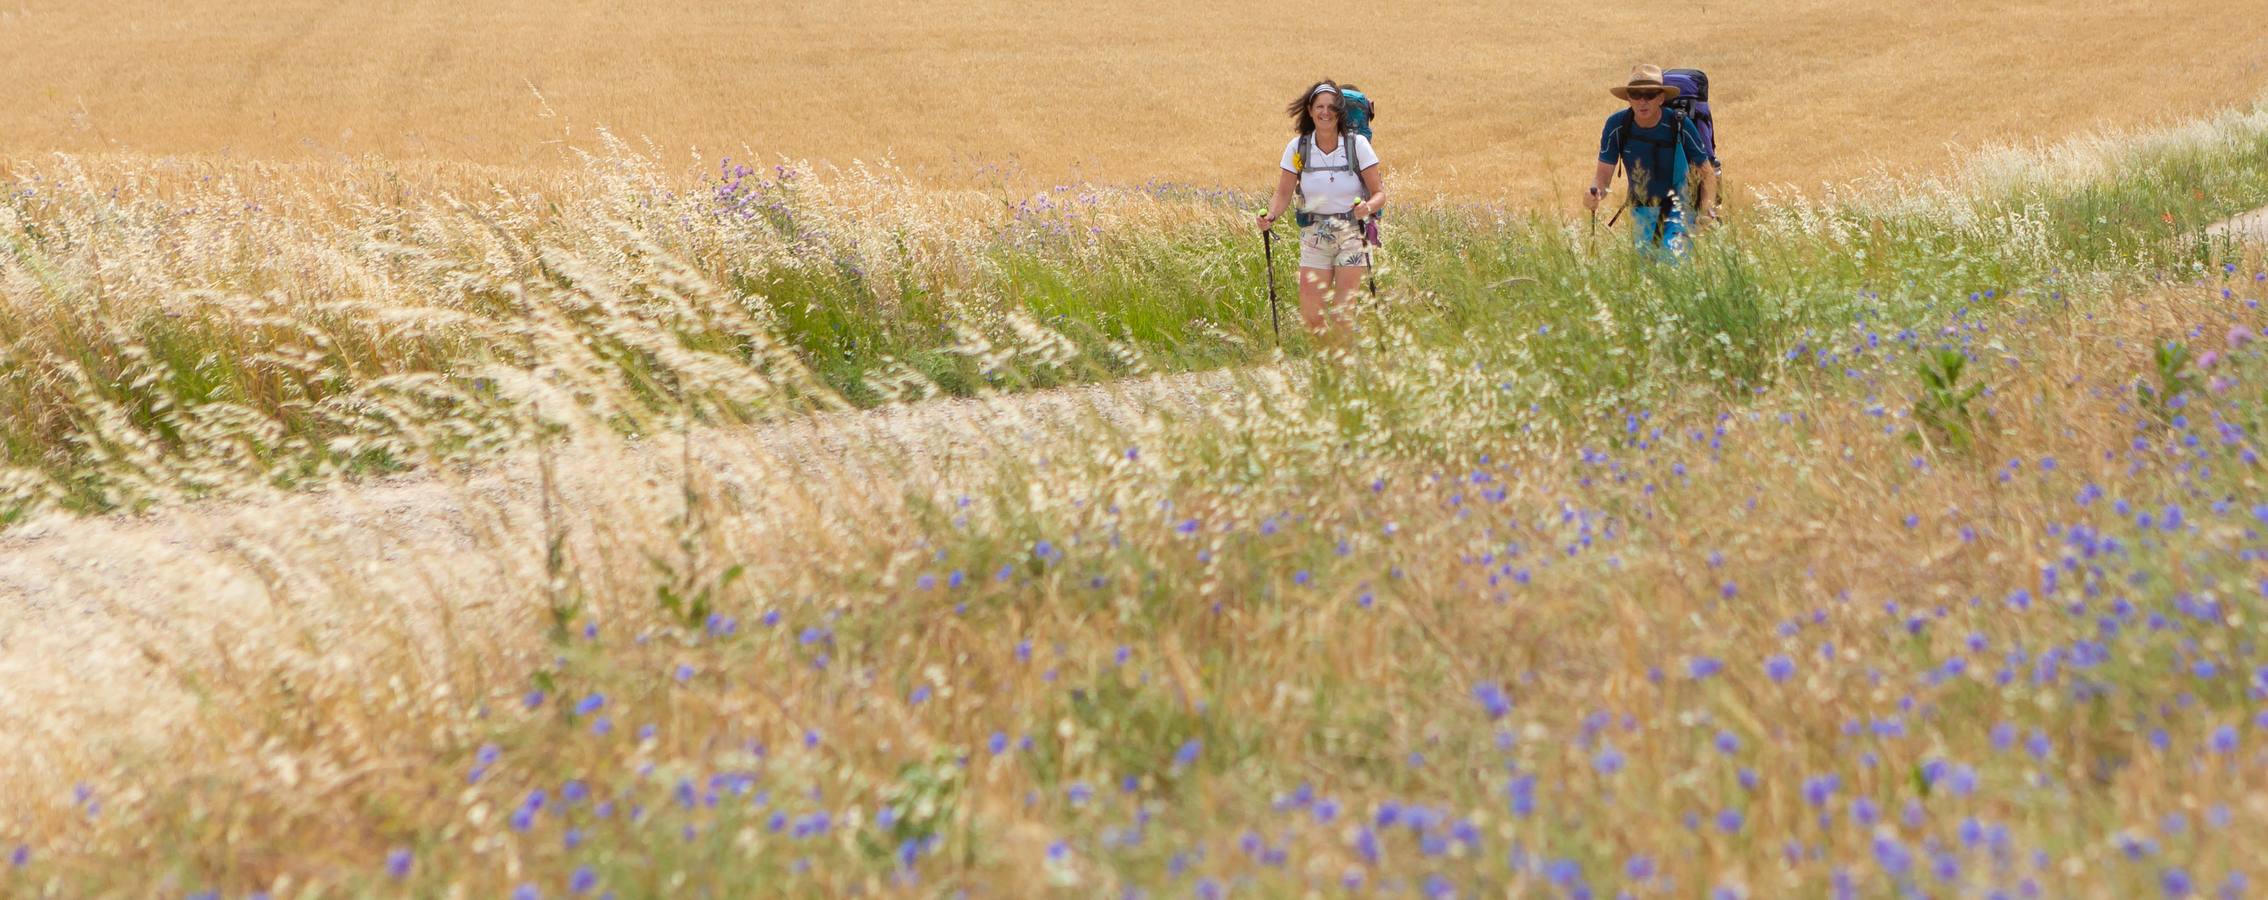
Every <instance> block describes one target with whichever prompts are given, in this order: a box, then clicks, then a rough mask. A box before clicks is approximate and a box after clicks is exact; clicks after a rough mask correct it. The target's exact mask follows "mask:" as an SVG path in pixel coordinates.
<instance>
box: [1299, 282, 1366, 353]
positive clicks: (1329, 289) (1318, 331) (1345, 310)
mask: <svg viewBox="0 0 2268 900" xmlns="http://www.w3.org/2000/svg"><path fill="white" fill-rule="evenodd" d="M1369 271H1370V270H1369V269H1368V268H1367V267H1364V266H1338V267H1335V268H1330V269H1307V268H1302V269H1300V270H1299V318H1300V321H1301V322H1304V323H1306V325H1307V333H1308V334H1311V335H1314V336H1315V338H1316V341H1317V343H1318V344H1319V345H1322V346H1326V347H1339V346H1345V345H1346V344H1347V343H1348V339H1349V338H1350V337H1352V335H1353V329H1354V315H1353V313H1352V311H1351V309H1350V307H1352V306H1353V304H1354V298H1355V292H1356V291H1359V290H1361V289H1362V278H1363V276H1364V275H1366V274H1368V273H1369Z"/></svg>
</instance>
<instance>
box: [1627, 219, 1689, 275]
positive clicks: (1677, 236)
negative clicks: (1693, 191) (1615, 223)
mask: <svg viewBox="0 0 2268 900" xmlns="http://www.w3.org/2000/svg"><path fill="white" fill-rule="evenodd" d="M1630 240H1631V243H1632V244H1633V245H1634V246H1636V247H1637V248H1638V255H1640V256H1646V257H1651V258H1654V259H1659V260H1664V261H1667V262H1675V261H1677V260H1679V259H1683V258H1685V211H1684V210H1683V209H1679V208H1675V207H1672V208H1670V209H1668V210H1664V209H1662V208H1661V207H1659V206H1634V207H1631V209H1630Z"/></svg>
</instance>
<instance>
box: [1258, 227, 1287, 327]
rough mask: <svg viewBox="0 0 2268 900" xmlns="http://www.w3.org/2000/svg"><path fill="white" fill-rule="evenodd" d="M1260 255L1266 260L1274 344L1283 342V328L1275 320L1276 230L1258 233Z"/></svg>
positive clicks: (1269, 323)
mask: <svg viewBox="0 0 2268 900" xmlns="http://www.w3.org/2000/svg"><path fill="white" fill-rule="evenodd" d="M1260 253H1261V255H1263V256H1266V257H1267V258H1268V329H1269V330H1270V331H1274V332H1275V333H1276V343H1278V344H1281V343H1283V342H1284V326H1283V325H1282V324H1281V323H1280V322H1278V321H1277V319H1276V230H1275V229H1274V228H1270V229H1268V230H1266V231H1263V232H1260Z"/></svg>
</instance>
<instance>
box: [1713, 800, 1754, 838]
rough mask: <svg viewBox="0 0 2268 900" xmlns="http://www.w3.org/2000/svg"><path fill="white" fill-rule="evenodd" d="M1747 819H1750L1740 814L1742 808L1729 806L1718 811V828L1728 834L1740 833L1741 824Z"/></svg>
mask: <svg viewBox="0 0 2268 900" xmlns="http://www.w3.org/2000/svg"><path fill="white" fill-rule="evenodd" d="M1747 821H1748V819H1747V818H1746V817H1745V816H1742V815H1741V814H1740V810H1737V809H1733V808H1732V807H1729V806H1728V807H1725V808H1724V809H1721V810H1718V811H1717V830H1718V831H1722V832H1724V833H1726V834H1738V833H1739V832H1740V826H1741V825H1742V824H1744V823H1746V822H1747Z"/></svg>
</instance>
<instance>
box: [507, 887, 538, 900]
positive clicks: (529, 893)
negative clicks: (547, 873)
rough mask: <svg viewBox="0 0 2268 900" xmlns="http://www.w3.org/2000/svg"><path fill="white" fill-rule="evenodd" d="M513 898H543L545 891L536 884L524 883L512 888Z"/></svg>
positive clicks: (517, 899)
mask: <svg viewBox="0 0 2268 900" xmlns="http://www.w3.org/2000/svg"><path fill="white" fill-rule="evenodd" d="M512 900H543V892H542V891H539V890H536V886H535V885H532V884H523V885H520V886H519V887H517V888H513V889H512Z"/></svg>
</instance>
